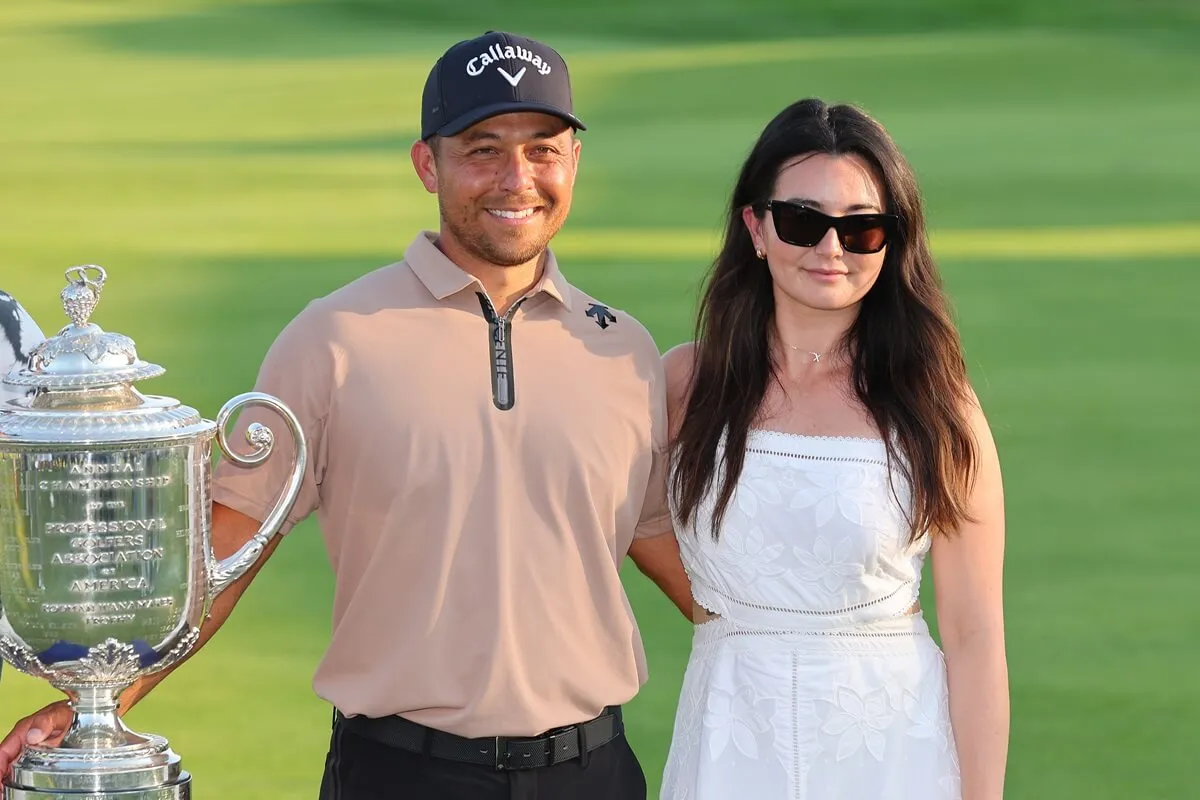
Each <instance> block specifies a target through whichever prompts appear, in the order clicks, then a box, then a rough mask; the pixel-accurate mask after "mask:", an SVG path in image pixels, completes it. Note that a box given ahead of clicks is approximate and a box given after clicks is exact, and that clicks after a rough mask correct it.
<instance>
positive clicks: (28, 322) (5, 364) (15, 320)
mask: <svg viewBox="0 0 1200 800" xmlns="http://www.w3.org/2000/svg"><path fill="white" fill-rule="evenodd" d="M42 339H43V336H42V332H41V331H40V330H38V326H37V325H35V324H34V322H33V319H32V318H31V317H30V316H29V314H28V313H26V311H25V309H24V308H22V307H21V304H20V303H18V302H17V300H16V298H14V297H13V296H12V295H10V294H8V293H7V292H3V291H0V404H3V403H5V402H7V401H8V400H10V399H12V398H13V397H16V396H18V395H20V394H23V392H21V391H20V390H19V389H18V388H16V387H13V386H6V385H5V384H4V383H3V380H4V376H5V375H7V374H8V371H9V370H10V369H12V367H13V366H14V365H16V364H18V363H24V361H25V359H27V358H28V357H29V351H30V350H32V349H33V347H34V345H36V344H38V343H40V342H41V341H42Z"/></svg>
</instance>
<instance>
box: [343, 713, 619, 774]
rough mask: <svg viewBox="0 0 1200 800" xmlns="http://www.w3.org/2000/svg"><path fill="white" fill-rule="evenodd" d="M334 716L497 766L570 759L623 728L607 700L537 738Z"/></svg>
mask: <svg viewBox="0 0 1200 800" xmlns="http://www.w3.org/2000/svg"><path fill="white" fill-rule="evenodd" d="M335 720H336V724H338V725H340V726H342V727H343V728H344V729H345V730H348V731H350V732H352V733H355V734H357V735H359V736H362V737H364V738H366V739H371V740H372V741H376V742H379V743H380V744H385V745H387V746H389V747H395V748H397V749H400V750H407V751H409V752H412V753H428V754H429V755H431V756H433V757H434V758H444V759H447V760H450V761H461V762H464V763H467V764H483V765H486V766H490V767H495V768H496V769H497V770H515V769H536V768H539V767H550V766H553V765H555V764H561V763H563V762H564V761H571V760H572V759H576V758H579V757H580V756H581V755H583V754H584V753H589V752H591V751H592V750H595V749H596V748H598V747H601V746H602V745H606V744H608V743H609V742H611V741H612V740H613V739H615V738H617V737H618V736H620V735H621V733H623V732H624V730H625V726H624V725H623V724H622V720H621V709H620V707H619V706H609V707H608V708H606V709H604V711H603V712H602V713H601V714H600V716H598V717H596V718H595V719H592V720H588V721H587V722H583V723H580V724H578V725H569V726H567V727H565V728H557V729H555V730H553V731H550V732H548V733H546V734H545V735H543V736H539V737H534V738H522V737H509V736H487V737H484V738H481V739H466V738H464V737H462V736H455V735H454V734H452V733H446V732H445V731H439V730H435V729H434V728H427V727H426V726H424V725H419V724H417V723H416V722H412V721H411V720H407V719H404V718H403V717H347V716H344V715H343V714H342V713H341V712H340V711H339V712H336V714H335Z"/></svg>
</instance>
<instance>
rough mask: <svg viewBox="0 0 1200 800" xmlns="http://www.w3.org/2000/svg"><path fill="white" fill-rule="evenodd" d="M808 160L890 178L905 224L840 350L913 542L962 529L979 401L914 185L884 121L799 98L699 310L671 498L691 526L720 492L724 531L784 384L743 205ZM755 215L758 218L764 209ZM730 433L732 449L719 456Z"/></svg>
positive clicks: (772, 141)
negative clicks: (755, 431)
mask: <svg viewBox="0 0 1200 800" xmlns="http://www.w3.org/2000/svg"><path fill="white" fill-rule="evenodd" d="M809 153H824V154H828V155H835V156H836V155H850V154H853V155H857V156H859V157H860V158H862V159H864V160H865V161H866V162H867V163H868V164H870V165H871V166H872V167H873V168H874V170H875V173H876V175H877V176H878V178H879V179H880V180H881V181H882V184H883V188H884V194H885V198H886V200H885V202H886V204H887V205H888V209H887V210H888V211H889V212H891V213H893V214H896V215H898V216H899V217H900V225H899V232H898V235H896V236H895V237H893V238H892V239H891V241H890V242H889V244H888V248H887V252H886V255H885V257H884V262H883V269H882V270H881V271H880V273H879V278H878V280H877V281H876V282H875V285H874V286H872V287H871V289H870V290H869V291H868V292H867V294H866V295H865V296H864V297H863V299H862V303H861V305H860V308H859V313H858V315H857V317H856V319H855V321H854V322H853V323H852V324H851V326H850V329H849V330H848V331H847V334H846V339H845V341H844V342H843V345H844V346H845V348H846V351H847V352H848V353H849V355H850V358H851V382H852V385H853V387H854V391H855V394H856V396H857V397H858V399H859V401H860V402H861V403H862V404H863V406H864V407H865V408H866V409H867V411H868V413H869V414H870V415H871V418H872V420H873V421H874V423H875V425H876V427H877V428H878V429H879V431H880V432H881V434H882V435H883V438H884V441H885V442H886V444H887V453H888V460H889V462H890V463H891V464H892V465H894V466H896V467H898V468H899V470H900V474H901V475H902V476H903V477H904V479H905V481H906V482H907V483H908V485H909V486H910V487H911V492H912V508H911V512H910V514H909V520H908V521H909V526H910V538H912V539H916V538H918V537H920V536H921V535H923V534H924V532H926V531H931V532H938V533H946V534H949V533H952V532H953V531H954V530H955V529H956V528H957V526H958V524H959V523H961V522H962V521H963V520H965V519H967V496H968V493H969V489H970V486H971V483H972V481H973V479H974V473H975V460H976V447H975V440H974V438H973V436H972V434H971V430H970V426H969V423H968V420H967V407H968V403H969V402H970V398H971V393H970V388H969V386H968V383H967V375H966V365H965V363H964V360H963V355H962V346H961V343H960V342H959V337H958V332H957V330H956V329H955V327H954V323H953V321H952V320H951V316H950V311H949V304H948V302H947V300H946V296H945V294H944V293H943V291H942V285H941V279H940V277H939V275H938V272H937V267H936V265H935V264H934V261H933V256H932V255H931V254H930V251H929V243H928V240H927V235H926V231H925V216H924V212H923V211H922V207H921V196H920V192H919V191H918V189H917V181H916V178H915V176H914V175H913V172H912V169H911V168H910V167H909V165H908V163H907V162H906V161H905V159H904V156H903V155H901V153H900V151H899V149H898V148H897V147H896V144H895V142H893V141H892V138H891V136H889V135H888V133H887V131H886V130H884V128H883V126H882V125H880V124H879V123H878V122H876V121H875V120H874V119H872V118H871V117H870V116H868V115H867V114H866V113H865V112H863V111H861V110H860V109H858V108H855V107H853V106H849V105H835V106H829V105H826V104H825V103H823V102H822V101H820V100H815V99H808V100H802V101H800V102H797V103H794V104H792V105H791V106H789V107H788V108H786V109H784V110H783V111H782V112H780V114H779V115H778V116H776V117H775V119H773V120H772V121H771V122H770V124H768V125H767V127H766V128H765V129H764V130H763V132H762V135H761V136H760V137H759V139H758V142H757V143H756V144H755V145H754V149H753V150H752V151H751V152H750V155H749V157H748V158H747V159H746V163H745V164H743V165H742V170H741V174H740V175H739V177H738V182H737V185H736V186H735V187H734V190H733V197H732V198H731V201H730V205H729V210H728V213H729V218H728V221H727V224H726V229H725V239H724V244H723V246H722V248H721V251H720V253H719V254H718V255H717V258H716V260H715V261H714V262H713V265H712V269H711V270H710V272H709V275H708V278H707V280H706V284H705V288H704V293H703V296H702V300H701V304H700V313H699V316H698V319H697V323H696V344H695V356H694V357H695V361H694V364H693V370H692V379H691V384H690V387H689V394H688V399H687V406H686V411H685V413H684V417H683V422H682V425H681V426H680V430H679V433H678V435H677V436H676V438H675V441H674V444H673V450H674V452H673V456H674V472H673V478H672V487H671V488H672V493H673V497H674V500H675V504H676V506H677V509H678V511H679V514H680V516H681V518H682V519H683V521H684V522H685V523H690V522H693V521H694V520H695V518H696V516H697V514H698V509H699V507H700V505H701V502H702V500H703V499H704V497H705V496H706V494H707V493H708V492H709V491H710V490H711V489H713V488H714V484H715V488H716V503H715V507H714V509H713V519H712V530H713V535H714V536H717V534H718V531H719V529H720V526H721V521H722V520H723V518H724V515H725V511H726V509H727V508H728V506H729V502H730V500H731V498H732V496H733V492H734V489H735V487H736V486H737V482H738V477H739V476H740V475H741V472H742V465H743V463H744V459H745V449H746V441H747V438H748V436H749V431H750V427H751V425H753V423H754V421H755V419H756V417H757V416H758V414H759V413H760V411H761V408H762V404H763V400H764V398H765V397H766V393H767V389H768V387H769V385H770V382H771V381H772V380H777V379H778V378H777V375H778V373H777V365H776V363H775V361H774V358H773V356H772V350H771V341H772V336H771V325H772V321H773V319H774V314H775V300H774V293H773V291H772V282H771V274H770V272H769V271H768V269H767V267H766V265H765V264H764V263H763V262H762V261H761V260H759V259H758V258H757V257H756V255H755V252H754V243H753V241H752V240H751V238H750V233H749V231H748V230H747V229H746V225H745V223H744V222H743V219H742V209H744V208H746V207H747V206H751V207H754V208H756V209H758V208H761V204H763V203H765V202H766V201H767V200H768V199H770V198H771V194H772V192H773V191H774V188H775V181H776V179H777V178H778V175H779V172H780V169H781V167H782V166H783V165H784V164H785V163H786V162H788V161H789V160H791V159H794V158H795V157H797V156H801V155H805V154H809ZM756 213H758V214H759V216H760V218H761V216H762V213H764V212H762V211H757V212H756ZM722 435H724V436H725V446H724V455H723V456H721V457H720V458H718V453H719V451H720V450H721V447H720V444H721V438H722ZM897 449H898V452H897Z"/></svg>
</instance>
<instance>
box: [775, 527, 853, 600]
mask: <svg viewBox="0 0 1200 800" xmlns="http://www.w3.org/2000/svg"><path fill="white" fill-rule="evenodd" d="M853 549H854V542H853V541H851V540H850V538H849V537H847V538H845V539H842V540H841V541H840V542H838V544H837V546H836V547H832V546H830V544H829V540H828V539H826V538H825V537H824V536H818V537H817V540H816V541H815V542H813V549H812V552H807V551H805V550H803V549H801V548H799V547H794V548H792V554H793V555H795V556H796V560H797V561H799V562H800V568H799V570H797V572H798V573H799V574H800V576H801V577H802V578H804V580H806V581H811V582H813V583H819V584H820V585H821V586H823V587H824V588H825V591H827V592H830V593H833V592H838V591H840V590H841V589H842V587H843V586H844V585H845V584H846V581H848V580H850V579H851V578H858V577H861V576H862V575H863V573H864V568H863V562H862V561H860V560H858V559H855V558H852V557H851V555H852V552H853Z"/></svg>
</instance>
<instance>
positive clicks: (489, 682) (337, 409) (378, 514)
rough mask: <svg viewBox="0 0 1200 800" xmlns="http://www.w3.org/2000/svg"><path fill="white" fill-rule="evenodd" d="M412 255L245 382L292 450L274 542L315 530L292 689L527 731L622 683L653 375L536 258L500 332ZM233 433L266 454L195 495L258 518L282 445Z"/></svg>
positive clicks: (604, 316)
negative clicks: (321, 629)
mask: <svg viewBox="0 0 1200 800" xmlns="http://www.w3.org/2000/svg"><path fill="white" fill-rule="evenodd" d="M434 238H435V237H434V235H433V234H430V233H423V234H422V235H420V236H418V237H417V239H416V241H414V242H413V244H412V245H411V246H410V247H409V248H408V250H407V252H406V253H405V257H404V260H403V261H401V262H399V263H397V264H393V265H391V266H388V267H384V268H382V269H380V270H377V271H375V272H373V273H370V274H368V275H366V276H364V277H363V278H360V279H359V280H357V281H355V282H353V283H351V284H350V285H348V286H346V287H344V288H342V289H340V290H338V291H336V292H334V293H333V294H331V295H329V296H327V297H324V298H321V299H319V300H316V301H315V302H313V303H311V304H310V305H309V306H308V307H307V308H306V309H305V310H304V311H303V312H301V313H300V315H299V316H297V317H296V319H295V320H293V321H292V323H291V324H289V325H288V326H287V328H286V329H285V330H284V331H283V333H282V334H281V335H280V336H279V338H278V339H277V340H276V342H275V344H274V345H273V346H272V347H271V350H270V352H269V353H268V354H267V357H266V359H265V361H264V363H263V366H262V370H261V372H260V374H259V379H258V382H257V386H256V388H257V390H258V391H262V392H267V393H269V394H272V395H275V396H276V397H278V398H280V399H281V400H282V401H283V402H284V403H285V404H286V405H287V406H288V407H289V408H291V410H292V411H293V412H294V413H295V414H296V415H297V417H298V418H299V420H300V421H301V424H302V425H303V427H304V431H305V433H306V435H307V438H308V451H309V469H308V472H307V474H306V475H305V478H304V484H303V488H302V490H301V493H300V498H299V501H298V502H297V503H296V505H295V507H294V508H293V510H292V512H291V514H290V516H289V519H288V523H287V528H288V529H290V528H291V527H292V526H293V525H295V524H296V523H297V522H299V521H300V520H302V519H304V518H305V517H307V516H308V515H309V514H311V513H313V512H315V513H316V515H317V519H318V521H319V524H320V528H321V531H322V534H323V535H324V538H325V544H326V548H327V550H328V553H329V559H330V562H331V563H332V566H333V571H334V574H335V580H336V588H335V596H334V608H333V635H332V640H331V642H330V644H329V648H328V650H327V651H326V653H325V656H324V658H323V660H322V661H321V663H320V666H319V667H318V670H317V674H316V677H315V679H314V684H313V685H314V688H315V690H316V692H317V694H319V695H320V696H321V697H323V698H325V699H326V700H328V701H329V702H331V703H332V704H333V705H334V706H336V707H337V708H338V709H340V710H341V711H342V712H343V713H344V714H348V715H354V714H363V715H367V716H372V717H379V716H387V715H392V714H399V715H402V716H404V717H407V718H409V719H412V720H415V721H417V722H419V723H422V724H424V725H428V726H431V727H434V728H439V729H441V730H445V731H450V732H452V733H456V734H459V735H462V736H472V737H474V736H528V735H534V734H538V733H541V732H543V731H546V730H548V729H550V728H555V727H559V726H563V725H569V724H572V723H576V722H581V721H583V720H586V719H590V718H591V717H594V716H596V715H597V714H598V713H599V712H600V711H601V710H602V709H603V708H604V707H605V706H606V705H615V704H620V703H624V702H626V701H628V700H629V699H630V698H632V697H633V696H634V694H636V692H637V691H638V688H639V686H640V685H641V684H642V683H643V682H644V681H645V679H646V664H645V654H644V652H643V649H642V643H641V638H640V635H639V633H638V629H637V625H636V623H635V621H634V618H633V615H632V613H631V611H630V607H629V603H628V600H627V598H626V596H625V592H624V589H623V587H622V584H621V581H620V576H619V574H618V566H619V565H620V563H621V561H622V560H623V559H624V557H625V555H626V553H627V551H628V549H629V545H630V542H631V541H632V540H633V538H634V537H635V536H654V535H659V534H663V533H666V532H668V531H669V530H670V517H669V512H668V509H667V505H666V501H665V495H666V490H665V458H664V456H663V450H664V446H665V440H666V401H665V388H664V380H663V375H662V369H661V366H660V364H661V362H660V359H659V353H658V349H657V347H656V346H655V343H654V341H653V339H652V338H651V337H650V334H649V333H648V332H647V331H646V330H645V328H643V327H642V326H641V325H639V324H638V323H637V322H636V321H635V320H634V319H632V318H631V317H629V316H628V315H626V314H624V313H622V312H620V311H618V310H616V309H611V308H608V307H606V306H604V305H603V304H600V303H598V302H597V301H595V300H593V299H592V298H590V297H588V296H587V295H585V294H584V293H583V292H581V291H579V290H578V289H576V288H575V287H574V286H572V285H571V284H569V283H568V282H567V281H566V279H565V278H564V277H563V275H562V273H561V272H559V269H558V265H557V263H556V261H555V259H554V257H553V255H552V254H551V255H549V256H548V258H547V263H546V267H545V271H544V276H543V278H542V280H541V281H540V282H539V284H538V285H537V286H536V287H535V289H534V290H533V291H531V292H530V294H529V295H528V296H527V298H526V299H525V300H524V301H523V302H522V303H521V304H520V305H519V306H517V307H516V308H515V311H514V312H513V313H512V314H511V322H510V323H506V322H505V320H504V319H502V318H495V317H494V315H492V313H491V308H490V303H488V302H487V301H486V295H485V294H484V292H483V288H482V286H481V285H480V284H479V283H478V281H476V280H475V279H474V278H473V277H471V276H470V275H468V274H467V273H465V272H463V271H462V270H460V269H459V268H458V267H456V266H455V265H454V264H453V263H451V261H450V260H449V259H447V258H446V257H445V256H444V255H443V254H442V253H441V251H439V250H438V249H437V248H436V247H435V246H434V244H433V241H434ZM489 316H493V318H494V319H495V324H493V323H490V322H489V319H488V317H489ZM253 420H260V421H263V422H266V423H268V424H269V425H270V426H271V427H272V428H273V429H274V430H275V431H276V433H277V441H278V442H279V443H280V449H279V450H278V451H277V453H276V454H275V455H274V456H272V458H271V459H269V460H268V462H267V464H266V465H264V466H261V467H257V468H254V469H250V470H247V469H243V468H238V467H232V466H230V465H229V464H228V463H227V462H224V461H222V463H221V465H220V466H219V467H218V469H217V476H216V480H215V482H214V500H216V501H217V502H219V503H222V504H224V505H226V506H229V507H231V508H234V509H236V510H238V511H241V512H243V513H245V514H248V515H250V516H252V517H255V518H257V519H262V518H263V517H264V516H265V515H266V513H267V512H268V511H269V509H270V507H271V506H272V505H273V503H274V499H275V497H276V496H277V494H278V492H279V487H281V486H282V485H283V482H284V478H285V475H286V473H287V469H288V461H289V460H290V447H289V446H288V444H287V439H288V436H287V434H286V429H285V428H284V427H283V424H282V422H281V420H280V419H279V417H278V416H276V415H275V414H274V412H270V411H266V412H254V413H251V412H247V413H244V414H243V415H242V419H241V420H240V422H239V425H241V426H244V425H246V424H248V423H249V422H250V421H253ZM235 441H240V438H239V439H237V440H235ZM284 546H286V544H285V545H284Z"/></svg>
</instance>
